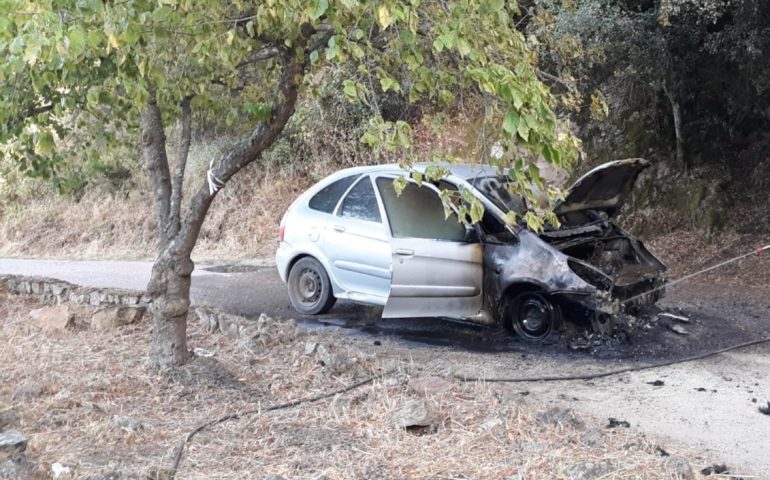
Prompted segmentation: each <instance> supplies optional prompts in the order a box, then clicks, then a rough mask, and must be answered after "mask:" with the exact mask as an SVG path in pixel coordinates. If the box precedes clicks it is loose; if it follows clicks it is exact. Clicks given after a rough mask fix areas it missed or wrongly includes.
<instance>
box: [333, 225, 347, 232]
mask: <svg viewBox="0 0 770 480" xmlns="http://www.w3.org/2000/svg"><path fill="white" fill-rule="evenodd" d="M334 231H335V232H340V233H342V232H344V231H345V227H343V226H342V225H335V226H334Z"/></svg>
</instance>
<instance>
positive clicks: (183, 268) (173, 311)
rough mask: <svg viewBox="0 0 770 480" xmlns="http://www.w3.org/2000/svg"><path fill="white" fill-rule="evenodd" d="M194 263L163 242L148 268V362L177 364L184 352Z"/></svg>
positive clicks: (162, 365) (186, 354) (183, 358)
mask: <svg viewBox="0 0 770 480" xmlns="http://www.w3.org/2000/svg"><path fill="white" fill-rule="evenodd" d="M193 268H194V264H193V262H192V260H191V259H190V252H177V251H174V247H173V245H167V246H166V248H165V249H164V250H163V251H162V252H161V254H160V256H159V257H158V259H157V260H156V261H155V264H154V265H153V267H152V276H151V277H150V283H149V284H148V285H147V295H148V296H149V297H150V304H149V310H150V313H151V314H152V318H153V327H152V328H153V332H152V345H151V347H150V362H151V363H152V364H153V365H154V366H156V367H159V368H169V367H172V366H175V365H181V364H183V363H185V362H186V361H187V359H188V358H189V356H190V354H189V352H188V351H187V312H188V310H189V308H190V284H191V275H192V271H193Z"/></svg>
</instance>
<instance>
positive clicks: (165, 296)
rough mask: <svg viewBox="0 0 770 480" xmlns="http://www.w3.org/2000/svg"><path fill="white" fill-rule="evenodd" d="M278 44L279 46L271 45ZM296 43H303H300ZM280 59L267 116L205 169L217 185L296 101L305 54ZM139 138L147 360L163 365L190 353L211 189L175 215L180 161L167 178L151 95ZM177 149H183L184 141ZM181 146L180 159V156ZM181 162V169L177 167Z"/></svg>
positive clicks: (253, 155)
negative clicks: (146, 249) (152, 250)
mask: <svg viewBox="0 0 770 480" xmlns="http://www.w3.org/2000/svg"><path fill="white" fill-rule="evenodd" d="M277 48H280V47H277ZM300 48H304V47H303V46H300ZM281 52H282V53H281V56H280V57H279V58H280V61H281V63H282V66H283V69H282V72H281V76H280V79H279V81H278V88H279V91H280V95H278V96H277V98H276V101H275V103H274V105H273V114H272V117H271V119H270V120H269V121H268V122H266V123H262V124H260V125H259V126H258V127H257V128H256V129H255V130H254V131H253V132H252V133H251V135H250V136H249V138H248V139H246V140H244V141H243V142H241V143H239V144H237V145H236V146H235V147H233V148H232V149H231V150H230V151H229V152H227V153H226V154H225V155H224V156H223V157H222V158H220V159H219V161H218V162H215V163H214V165H213V166H212V168H211V173H212V174H213V176H214V177H216V179H217V180H218V182H219V183H220V184H225V183H226V182H227V181H228V180H230V178H232V176H233V175H235V174H236V173H237V172H238V171H239V170H240V169H241V168H243V167H245V166H246V165H248V164H249V163H251V162H253V161H254V160H256V159H257V158H259V156H260V155H261V154H262V152H263V151H264V150H265V149H267V148H269V147H270V146H271V145H272V144H273V143H274V142H275V140H276V139H277V138H278V137H279V135H280V134H281V132H282V131H283V129H284V128H285V126H286V124H287V123H288V121H289V119H290V118H291V116H292V115H293V114H294V109H295V106H296V103H297V96H298V93H299V82H301V80H302V77H303V75H304V72H305V68H306V67H307V58H308V56H307V55H304V56H302V55H298V52H296V51H291V50H284V49H283V48H281ZM182 107H183V109H182V116H183V120H182V122H183V127H182V128H183V135H188V137H189V133H185V131H186V130H188V129H189V123H188V122H187V121H186V120H185V119H188V120H189V103H188V104H187V108H185V104H184V103H182ZM141 120H142V140H143V149H144V157H145V160H146V163H147V167H148V170H149V173H150V175H151V177H152V184H153V190H154V195H155V203H156V205H157V206H158V230H159V232H160V238H159V241H160V253H159V255H158V258H157V260H156V261H155V264H154V265H153V269H152V276H151V278H150V283H149V284H148V286H147V294H148V296H149V298H150V304H149V311H150V313H151V314H152V317H153V333H152V344H151V348H150V363H151V364H152V365H153V366H154V367H157V368H161V369H165V368H169V367H173V366H175V365H181V364H183V363H185V362H186V361H187V359H188V358H189V356H190V354H189V352H188V350H187V333H186V331H187V313H188V311H189V308H190V285H191V275H192V272H193V269H194V263H193V261H192V259H191V254H192V250H193V248H194V247H195V243H196V242H197V240H198V235H199V234H200V229H201V227H202V225H203V221H204V220H205V218H206V214H207V213H208V210H209V207H210V206H211V203H212V202H213V200H214V198H215V197H216V194H217V191H218V190H217V189H213V190H212V189H210V186H209V184H208V182H203V185H201V187H200V188H199V189H198V191H197V192H196V194H195V195H194V196H193V197H192V198H191V200H190V203H189V206H188V208H187V209H186V212H185V215H184V220H183V221H179V218H180V217H181V200H182V199H181V188H182V184H183V181H182V176H183V175H184V162H182V158H180V161H179V163H178V164H177V170H176V172H175V178H174V181H173V187H172V183H171V181H170V180H169V178H168V176H169V166H168V159H167V157H166V150H165V135H164V133H163V123H162V117H161V115H160V109H159V108H158V105H157V103H156V102H155V99H154V96H151V101H150V102H149V104H148V106H147V107H146V108H145V110H144V111H143V112H142V119H141ZM185 138H186V137H185V136H183V149H184V150H187V149H188V148H189V143H188V144H186V145H185V144H184V142H185ZM186 156H187V152H186V151H185V155H184V158H185V159H186ZM180 167H181V168H180Z"/></svg>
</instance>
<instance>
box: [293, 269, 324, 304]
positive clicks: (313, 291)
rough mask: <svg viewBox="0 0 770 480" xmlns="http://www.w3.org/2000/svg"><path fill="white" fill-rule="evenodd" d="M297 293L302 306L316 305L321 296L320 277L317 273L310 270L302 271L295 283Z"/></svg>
mask: <svg viewBox="0 0 770 480" xmlns="http://www.w3.org/2000/svg"><path fill="white" fill-rule="evenodd" d="M297 293H298V294H299V297H300V301H301V302H302V303H303V304H306V305H312V304H314V303H316V302H317V301H318V299H319V298H320V296H321V276H320V275H319V274H318V272H316V271H315V270H312V269H310V268H306V269H305V270H303V271H302V272H301V273H300V274H299V278H298V281H297Z"/></svg>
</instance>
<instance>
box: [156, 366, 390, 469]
mask: <svg viewBox="0 0 770 480" xmlns="http://www.w3.org/2000/svg"><path fill="white" fill-rule="evenodd" d="M394 372H395V370H389V371H387V372H384V373H380V374H378V375H373V376H371V377H369V378H366V379H365V380H361V381H360V382H356V383H353V384H350V385H347V386H345V387H342V388H338V389H336V390H332V391H331V392H326V393H321V394H319V395H314V396H312V397H305V398H299V399H296V400H291V401H289V402H285V403H280V404H277V405H271V406H269V407H265V408H255V409H253V410H246V411H244V412H239V413H231V414H230V415H225V416H223V417H219V418H216V419H214V420H211V421H210V422H206V423H202V424H200V425H198V426H197V427H195V429H194V430H193V431H191V432H190V433H188V434H187V436H186V437H185V439H184V440H182V443H180V444H179V447H178V448H177V451H176V455H175V456H174V463H173V465H172V466H171V470H169V474H168V479H169V480H174V478H175V477H176V473H177V471H178V470H179V466H180V465H181V463H182V455H183V454H184V451H185V448H186V447H187V446H188V445H189V444H190V442H191V441H192V439H193V437H195V436H196V435H197V434H199V433H201V432H202V431H204V430H206V429H207V428H210V427H213V426H214V425H219V424H220V423H224V422H226V421H228V420H238V419H240V418H243V417H246V416H249V415H260V414H262V413H267V412H274V411H276V410H284V409H286V408H291V407H296V406H298V405H302V404H303V403H314V402H318V401H320V400H324V399H327V398H331V397H333V396H335V395H340V394H343V393H347V392H350V391H352V390H355V389H357V388H361V387H363V386H365V385H368V384H370V383H372V382H374V381H375V380H378V379H380V378H384V377H387V376H388V375H390V374H392V373H394Z"/></svg>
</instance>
